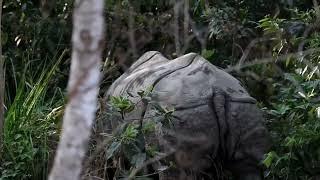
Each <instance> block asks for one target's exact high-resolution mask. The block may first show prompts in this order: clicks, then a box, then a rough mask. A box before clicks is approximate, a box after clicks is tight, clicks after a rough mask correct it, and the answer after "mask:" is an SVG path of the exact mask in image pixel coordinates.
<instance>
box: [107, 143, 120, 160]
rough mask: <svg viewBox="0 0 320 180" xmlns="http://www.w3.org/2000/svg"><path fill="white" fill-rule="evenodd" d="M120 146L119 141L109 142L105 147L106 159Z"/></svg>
mask: <svg viewBox="0 0 320 180" xmlns="http://www.w3.org/2000/svg"><path fill="white" fill-rule="evenodd" d="M120 146H121V142H118V141H115V142H113V143H111V145H110V146H109V148H108V149H107V154H106V156H107V159H110V158H111V157H112V156H114V154H115V153H116V152H118V150H119V148H120Z"/></svg>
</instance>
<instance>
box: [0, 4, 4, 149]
mask: <svg viewBox="0 0 320 180" xmlns="http://www.w3.org/2000/svg"><path fill="white" fill-rule="evenodd" d="M1 17H2V0H0V151H1V149H2V146H3V130H4V86H5V80H4V68H3V66H4V60H3V58H2V37H1V30H2V25H1Z"/></svg>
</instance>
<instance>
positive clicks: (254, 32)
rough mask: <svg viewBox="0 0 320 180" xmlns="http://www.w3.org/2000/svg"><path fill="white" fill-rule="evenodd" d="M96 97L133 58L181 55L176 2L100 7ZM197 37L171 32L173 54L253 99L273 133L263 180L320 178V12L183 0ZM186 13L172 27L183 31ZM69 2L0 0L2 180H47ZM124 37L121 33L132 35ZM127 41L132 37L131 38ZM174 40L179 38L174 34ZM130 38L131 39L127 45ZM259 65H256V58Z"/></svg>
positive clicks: (272, 0) (286, 0)
mask: <svg viewBox="0 0 320 180" xmlns="http://www.w3.org/2000/svg"><path fill="white" fill-rule="evenodd" d="M105 9H106V14H105V15H106V19H107V25H106V33H107V36H106V50H105V53H104V54H105V56H104V60H105V63H104V66H103V73H104V74H103V75H104V78H103V82H102V83H101V97H102V96H103V93H104V91H105V90H106V89H107V88H108V86H109V85H110V84H111V83H112V82H113V80H114V79H115V78H117V77H118V76H119V75H120V74H121V73H122V72H123V71H125V69H126V67H128V65H130V64H131V63H132V62H133V61H134V60H135V59H136V58H137V57H138V56H139V55H141V54H142V53H143V52H145V51H148V50H158V51H160V52H162V53H163V54H165V55H166V56H168V57H170V58H174V57H176V56H178V54H179V53H178V54H177V52H176V51H177V46H176V42H175V38H177V37H176V34H175V33H174V31H171V28H172V24H173V23H174V22H175V19H174V17H173V16H174V11H173V9H174V3H173V2H172V1H169V0H168V1H161V0H159V1H158V0H148V1H145V0H134V1H128V0H106V7H105ZM187 12H188V14H189V15H190V18H191V19H192V20H193V21H192V23H191V24H192V30H193V32H196V33H195V34H197V35H196V36H194V37H191V38H190V39H189V41H188V42H185V41H182V40H181V39H186V38H187V37H189V36H187V35H189V34H190V33H191V32H187V33H186V34H184V33H181V32H182V30H180V29H179V30H178V33H179V37H180V40H181V42H179V43H180V45H181V47H183V48H181V49H180V53H186V52H191V51H192V52H197V53H199V54H201V55H202V56H204V57H205V58H207V59H208V61H210V62H211V63H213V64H215V65H218V66H220V67H222V68H226V69H229V70H230V68H231V69H232V67H235V66H236V65H237V64H238V62H239V60H240V59H241V57H243V54H246V47H248V46H249V47H251V51H249V53H248V54H246V55H247V56H246V58H245V59H246V60H245V62H244V65H245V66H243V67H241V69H233V70H232V71H230V72H231V73H232V74H233V75H234V76H236V77H237V78H239V79H240V80H241V81H242V82H243V84H245V86H246V88H247V89H248V90H249V92H250V94H251V95H252V96H254V97H255V98H257V99H258V100H259V105H260V107H261V108H262V109H263V110H264V111H265V114H266V117H267V125H268V128H269V130H270V132H271V134H272V140H273V145H274V146H273V147H272V149H271V151H270V152H269V153H268V154H266V157H265V160H264V162H262V163H264V164H265V165H266V167H267V168H266V170H265V177H266V179H289V180H309V179H318V178H320V99H319V88H320V87H319V86H320V80H319V57H320V56H319V55H320V53H319V45H320V34H319V33H318V30H319V20H320V19H319V18H320V11H319V7H318V5H317V3H316V1H311V0H254V1H240V0H224V1H219V0H218V1H215V2H214V3H210V2H208V1H205V0H190V1H189V9H188V11H187ZM183 18H184V17H183V15H181V16H180V18H178V20H177V21H176V22H178V27H183V26H184V24H183V22H184V20H185V19H183ZM71 20H72V1H71V0H56V1H46V0H44V1H32V0H10V1H4V5H3V15H2V22H3V24H2V26H3V27H2V32H1V33H2V42H1V43H2V45H3V57H4V59H5V70H6V97H5V105H6V122H5V133H4V140H5V142H4V148H3V150H2V151H1V154H0V180H12V179H17V180H23V179H32V180H36V179H46V177H47V174H48V171H49V168H50V164H51V162H52V158H53V155H54V151H55V148H56V145H57V141H58V137H59V129H60V125H61V117H62V114H63V105H64V102H65V87H66V82H67V78H68V69H69V64H70V49H71V47H70V39H71V29H72V21H71ZM129 30H130V33H131V36H130V33H127V32H129ZM132 34H133V35H134V36H133V39H132ZM180 34H181V35H180ZM130 38H131V39H130ZM259 60H260V61H259Z"/></svg>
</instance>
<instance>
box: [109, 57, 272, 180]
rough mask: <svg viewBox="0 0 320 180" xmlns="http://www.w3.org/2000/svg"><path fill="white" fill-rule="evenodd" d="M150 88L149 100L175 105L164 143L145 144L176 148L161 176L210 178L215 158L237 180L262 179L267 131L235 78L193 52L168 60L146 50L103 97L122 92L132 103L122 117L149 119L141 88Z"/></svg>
mask: <svg viewBox="0 0 320 180" xmlns="http://www.w3.org/2000/svg"><path fill="white" fill-rule="evenodd" d="M150 86H151V87H152V94H153V96H152V101H155V102H157V103H159V104H160V106H163V107H168V108H173V109H174V112H173V117H174V118H173V120H172V124H173V125H172V126H170V127H171V129H170V132H171V134H170V133H168V134H166V135H164V136H163V137H162V138H163V139H164V141H165V143H162V144H161V142H163V141H156V140H150V141H153V142H149V143H158V144H161V145H160V147H162V150H163V151H164V152H169V151H170V149H171V150H172V149H175V150H174V151H173V152H172V154H170V157H166V158H167V159H169V161H172V162H175V165H174V167H171V168H169V169H167V170H165V171H163V172H161V173H159V179H160V180H169V179H214V177H217V176H216V175H213V174H215V173H217V170H216V169H217V168H218V167H217V166H216V165H217V161H219V162H221V165H222V167H223V168H224V169H227V170H228V171H229V172H231V173H232V175H233V177H234V178H235V179H237V180H260V179H263V177H262V164H261V161H262V160H263V157H264V154H265V153H266V152H267V151H268V148H269V144H270V142H269V136H268V132H267V129H266V127H265V125H264V119H263V116H262V112H261V111H260V110H259V108H258V107H257V105H256V100H255V99H254V98H252V97H251V96H250V95H249V94H248V92H247V91H246V90H245V89H244V87H243V86H242V85H241V83H240V82H239V81H238V80H237V79H236V78H234V77H233V76H231V75H230V74H228V73H227V72H225V71H223V70H222V69H220V68H218V67H216V66H214V65H212V64H211V63H210V62H208V61H207V60H206V59H204V58H203V57H201V56H200V55H198V54H196V53H189V54H186V55H183V56H181V57H178V58H176V59H173V60H169V59H167V58H165V57H164V56H163V55H162V54H161V53H159V52H156V51H150V52H147V53H145V54H144V55H142V57H140V58H139V59H138V60H137V61H136V62H135V63H134V64H133V65H132V66H131V67H130V68H129V69H128V70H127V71H126V72H125V73H124V74H123V75H122V76H120V77H119V78H118V79H117V80H116V81H115V82H114V83H113V84H112V85H111V87H110V88H109V90H108V92H107V97H111V96H125V97H127V98H128V99H130V100H131V101H132V102H133V103H134V104H136V106H137V107H136V108H135V110H134V111H132V112H131V113H128V115H127V116H126V117H125V119H139V118H141V116H142V117H144V118H146V119H148V117H147V116H148V114H150V113H149V112H150V111H151V110H150V108H149V107H145V104H143V103H142V102H141V98H140V96H139V92H141V90H145V89H147V88H149V87H150ZM110 126H111V128H115V125H112V124H111V125H110ZM172 132H173V133H172ZM169 134H170V135H169ZM164 144H165V145H164Z"/></svg>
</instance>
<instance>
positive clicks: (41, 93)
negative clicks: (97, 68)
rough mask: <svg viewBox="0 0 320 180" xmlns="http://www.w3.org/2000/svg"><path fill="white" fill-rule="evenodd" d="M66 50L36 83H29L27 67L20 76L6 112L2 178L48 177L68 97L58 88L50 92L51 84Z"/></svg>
mask: <svg viewBox="0 0 320 180" xmlns="http://www.w3.org/2000/svg"><path fill="white" fill-rule="evenodd" d="M66 53H67V51H66V50H64V51H63V52H62V53H61V54H60V55H56V56H55V57H54V59H52V61H51V62H54V64H52V65H51V66H49V67H47V68H45V69H43V70H42V72H41V74H40V77H39V78H38V79H37V80H35V81H34V82H35V83H33V84H30V83H26V79H25V77H26V74H27V73H28V72H27V71H25V72H24V75H23V76H22V79H20V83H19V85H18V87H17V90H16V96H15V98H14V100H13V102H12V103H11V105H10V106H9V107H8V108H9V109H8V111H7V113H6V116H5V127H4V149H3V152H2V154H1V155H0V180H9V179H10V180H15V179H17V180H20V179H21V180H24V179H32V180H37V179H39V180H42V179H46V177H47V174H48V171H49V166H50V165H49V162H50V155H51V154H52V153H53V152H52V151H53V150H52V149H54V148H53V147H54V146H55V145H56V142H55V139H57V137H58V133H57V124H59V122H58V121H57V120H58V119H59V118H58V116H59V113H60V112H61V111H62V109H63V108H61V105H62V104H63V101H64V99H63V94H62V93H61V91H60V92H59V89H58V88H56V91H53V92H54V93H53V94H47V93H48V89H49V88H50V87H48V86H49V84H50V81H51V80H52V78H53V77H54V75H55V72H56V71H57V69H58V67H59V66H58V65H59V64H60V63H61V61H62V60H63V59H64V57H65V55H66ZM26 69H27V68H26ZM59 93H60V94H59ZM48 96H51V97H48Z"/></svg>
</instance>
